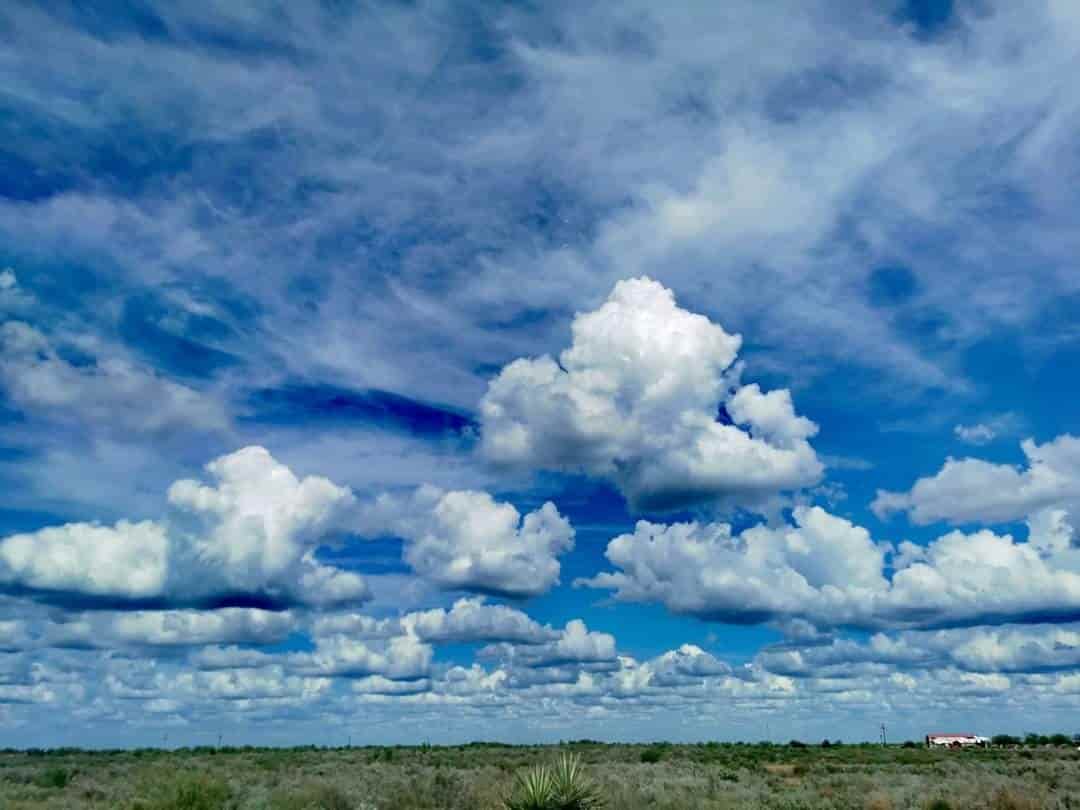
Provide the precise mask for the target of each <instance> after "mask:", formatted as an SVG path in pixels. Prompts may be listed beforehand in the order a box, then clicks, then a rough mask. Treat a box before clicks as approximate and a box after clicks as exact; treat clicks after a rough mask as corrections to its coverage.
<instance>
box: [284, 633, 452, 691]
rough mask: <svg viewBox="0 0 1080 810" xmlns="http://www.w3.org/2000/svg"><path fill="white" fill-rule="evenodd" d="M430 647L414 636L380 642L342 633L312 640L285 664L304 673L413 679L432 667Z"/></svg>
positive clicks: (426, 673)
mask: <svg viewBox="0 0 1080 810" xmlns="http://www.w3.org/2000/svg"><path fill="white" fill-rule="evenodd" d="M431 660H432V649H431V647H430V646H429V645H427V644H424V643H423V642H421V641H418V640H417V639H416V638H414V637H413V636H395V637H393V638H390V639H386V640H383V641H357V640H356V639H352V638H349V637H348V636H344V635H334V636H324V637H320V638H317V639H316V640H315V650H314V651H313V652H310V653H294V654H292V655H291V656H290V657H289V661H288V665H289V667H290V668H292V669H293V670H294V671H296V672H299V673H301V674H304V675H317V676H328V677H348V678H361V677H366V676H369V675H381V676H383V677H385V678H390V679H393V680H414V679H416V678H421V677H424V676H426V675H428V673H429V672H430V670H431Z"/></svg>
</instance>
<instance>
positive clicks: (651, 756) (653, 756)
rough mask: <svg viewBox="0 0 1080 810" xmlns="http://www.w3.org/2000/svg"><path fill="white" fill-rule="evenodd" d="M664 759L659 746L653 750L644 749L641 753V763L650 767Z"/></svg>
mask: <svg viewBox="0 0 1080 810" xmlns="http://www.w3.org/2000/svg"><path fill="white" fill-rule="evenodd" d="M663 758H664V749H663V748H660V747H659V746H654V747H653V748H646V749H645V750H644V751H642V752H641V761H642V762H645V763H648V764H650V765H652V764H654V763H657V762H659V761H660V760H662V759H663Z"/></svg>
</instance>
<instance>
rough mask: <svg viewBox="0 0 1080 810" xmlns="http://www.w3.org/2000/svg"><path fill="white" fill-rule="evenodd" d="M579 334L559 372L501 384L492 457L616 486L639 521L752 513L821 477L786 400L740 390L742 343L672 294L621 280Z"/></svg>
mask: <svg viewBox="0 0 1080 810" xmlns="http://www.w3.org/2000/svg"><path fill="white" fill-rule="evenodd" d="M572 331H573V338H572V341H571V345H570V347H569V348H567V349H566V350H565V351H563V352H562V353H561V354H560V355H559V358H558V360H557V361H556V360H555V359H554V358H552V357H550V356H547V355H544V356H542V357H538V358H531V359H528V358H522V359H519V360H515V361H514V362H512V363H510V364H509V365H507V366H506V367H505V368H503V369H502V371H501V372H500V373H499V375H498V376H497V377H496V378H495V379H494V380H492V381H491V383H490V385H489V387H488V390H487V393H486V394H485V395H484V398H483V401H482V402H481V407H480V412H481V420H482V443H481V446H482V450H483V452H484V453H485V454H486V456H487V457H488V458H490V459H492V460H493V461H496V462H499V463H503V464H510V465H518V466H526V467H539V468H546V469H556V470H571V471H583V472H586V473H588V474H591V475H596V476H601V477H604V478H607V479H609V480H611V481H612V482H614V483H615V485H616V486H617V487H618V488H619V490H620V491H621V492H622V493H623V494H624V495H625V496H626V498H627V500H628V501H629V503H630V505H631V507H632V508H633V509H635V510H667V509H673V508H678V507H683V506H687V505H691V504H694V503H699V502H705V501H715V500H717V499H721V498H727V499H730V500H732V501H734V502H738V503H744V504H753V503H755V502H757V501H758V500H760V499H761V498H762V497H764V496H768V495H771V494H773V493H776V492H777V491H781V490H789V489H794V488H798V487H802V486H806V485H808V484H812V483H814V482H815V481H817V480H818V478H819V477H820V475H821V473H822V465H821V463H820V462H819V461H818V459H817V456H816V454H815V453H814V450H813V448H812V447H811V446H810V444H809V443H808V441H807V439H809V438H810V437H811V436H813V435H814V434H815V433H816V432H817V426H816V425H815V424H814V423H813V422H811V421H810V420H808V419H805V418H803V417H800V416H797V415H796V413H795V410H794V407H793V405H792V401H791V396H790V394H789V392H788V391H786V390H777V391H771V392H769V393H763V392H762V391H761V390H760V388H759V387H758V386H756V385H748V386H742V385H740V384H739V381H738V377H739V366H738V365H737V364H736V363H735V360H736V356H737V354H738V350H739V347H740V344H741V338H740V337H739V336H737V335H730V334H728V333H727V332H725V331H724V330H723V329H722V328H721V327H720V326H718V325H716V324H714V323H711V322H710V321H709V320H708V319H707V318H705V317H704V316H702V315H698V314H695V313H692V312H688V311H687V310H685V309H682V308H680V307H679V306H678V305H677V304H676V302H675V297H674V295H673V294H672V292H671V291H670V290H668V289H666V288H665V287H664V286H663V285H661V284H659V283H657V282H655V281H652V280H651V279H648V278H637V279H630V280H626V281H620V282H619V283H617V284H616V285H615V288H614V289H613V290H612V292H611V295H610V296H609V297H608V299H607V301H605V302H604V304H603V305H602V306H600V308H599V309H596V310H594V311H592V312H585V313H580V314H579V315H578V316H577V317H576V318H575V319H574V322H573V325H572ZM721 411H723V412H724V413H726V415H727V416H728V417H729V418H728V419H726V420H723V419H719V418H718V414H719V413H720V412H721Z"/></svg>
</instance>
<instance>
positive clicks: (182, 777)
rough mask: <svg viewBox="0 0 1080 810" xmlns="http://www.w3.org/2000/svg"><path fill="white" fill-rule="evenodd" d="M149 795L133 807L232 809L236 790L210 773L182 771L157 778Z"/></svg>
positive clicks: (149, 809)
mask: <svg viewBox="0 0 1080 810" xmlns="http://www.w3.org/2000/svg"><path fill="white" fill-rule="evenodd" d="M145 793H146V794H149V795H145V794H144V795H145V797H140V798H138V799H136V800H135V802H134V803H133V804H132V805H131V807H132V810H232V808H233V807H235V805H234V803H233V795H232V789H231V788H230V787H229V786H228V784H226V783H225V782H223V781H221V780H220V779H215V778H213V777H211V776H209V775H207V774H201V773H193V772H190V771H189V772H187V773H180V774H179V775H177V776H175V777H173V778H172V779H160V780H154V781H153V782H151V783H150V787H149V790H147V791H146V792H145Z"/></svg>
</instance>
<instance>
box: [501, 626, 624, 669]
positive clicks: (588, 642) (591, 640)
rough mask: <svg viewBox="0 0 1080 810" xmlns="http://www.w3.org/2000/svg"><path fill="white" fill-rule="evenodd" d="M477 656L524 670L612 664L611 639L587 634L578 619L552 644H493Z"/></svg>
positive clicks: (612, 639)
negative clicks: (496, 660) (564, 665)
mask: <svg viewBox="0 0 1080 810" xmlns="http://www.w3.org/2000/svg"><path fill="white" fill-rule="evenodd" d="M481 654H482V655H483V656H484V657H487V658H498V659H501V660H504V661H506V662H507V663H508V664H511V665H520V666H524V667H558V666H559V665H563V664H570V665H581V664H605V663H610V662H613V661H614V660H615V637H614V636H612V635H611V634H610V633H599V632H596V631H593V630H589V628H588V627H587V626H586V625H585V622H583V621H582V620H581V619H572V620H571V621H569V622H567V623H566V627H565V628H564V629H563V630H561V631H560V632H559V633H558V635H557V636H556V638H555V639H554V640H551V641H548V642H546V643H543V644H535V643H530V644H526V645H521V644H495V645H491V646H490V647H486V648H484V650H482V651H481ZM575 675H576V673H575Z"/></svg>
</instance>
